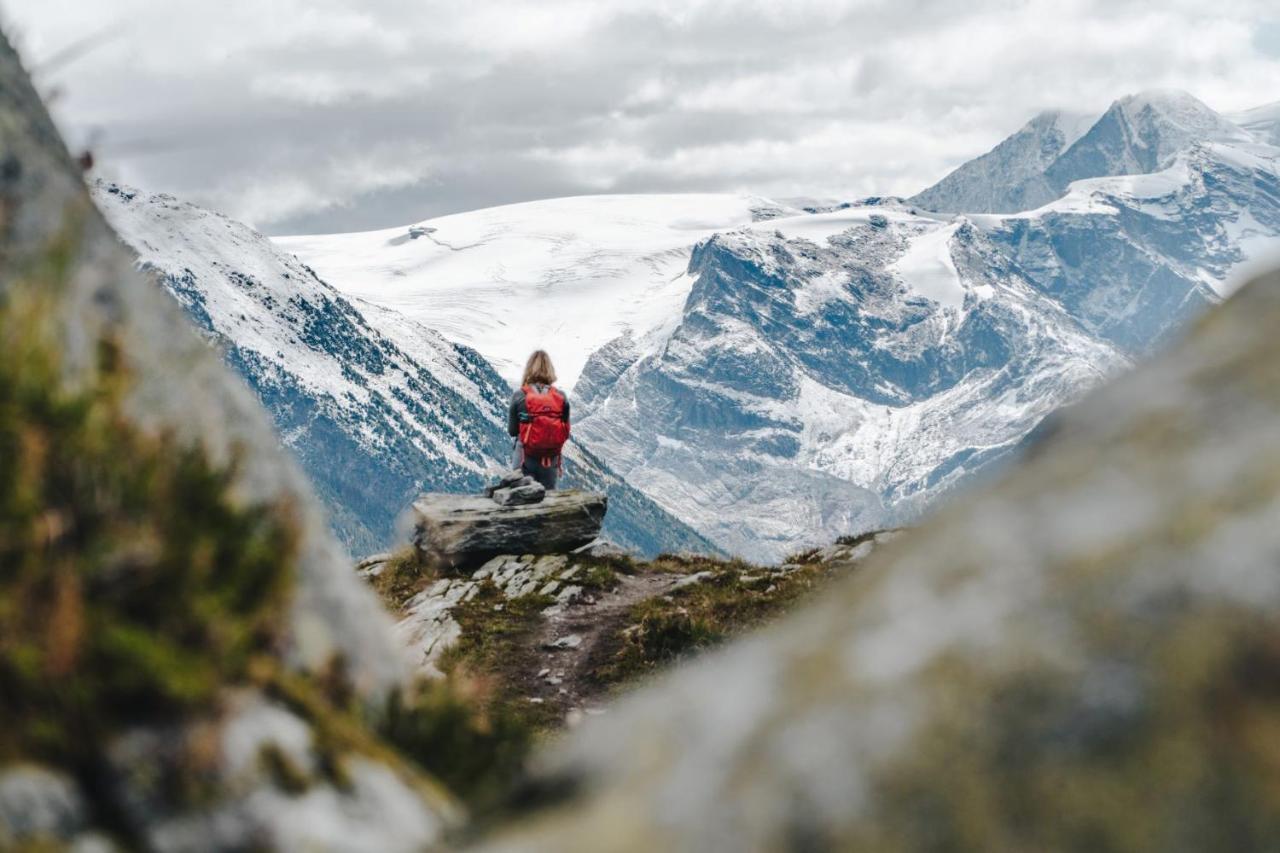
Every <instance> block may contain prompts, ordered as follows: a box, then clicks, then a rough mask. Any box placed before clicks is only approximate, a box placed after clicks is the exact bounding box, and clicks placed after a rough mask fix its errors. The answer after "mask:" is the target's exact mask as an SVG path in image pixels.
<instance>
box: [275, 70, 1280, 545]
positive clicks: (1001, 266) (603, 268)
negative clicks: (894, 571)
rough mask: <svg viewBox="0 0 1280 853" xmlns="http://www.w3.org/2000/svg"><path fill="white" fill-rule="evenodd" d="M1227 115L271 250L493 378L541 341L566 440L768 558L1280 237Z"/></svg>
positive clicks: (1034, 130)
mask: <svg viewBox="0 0 1280 853" xmlns="http://www.w3.org/2000/svg"><path fill="white" fill-rule="evenodd" d="M1249 115H1250V116H1251V117H1252V118H1251V124H1250V126H1249V127H1248V128H1244V127H1241V126H1239V125H1237V124H1235V123H1233V122H1232V121H1230V120H1228V119H1226V118H1223V117H1222V116H1220V115H1218V114H1216V113H1214V112H1213V111H1212V110H1210V109H1209V108H1208V107H1206V106H1205V105H1204V104H1202V103H1200V102H1199V101H1197V100H1195V99H1194V98H1192V97H1191V96H1189V95H1184V94H1182V93H1169V92H1155V93H1144V94H1140V95H1135V96H1131V97H1127V98H1123V99H1121V100H1119V101H1117V102H1116V103H1115V104H1113V105H1112V106H1111V107H1110V108H1109V109H1108V110H1107V111H1106V112H1105V113H1103V114H1102V115H1101V116H1099V117H1096V120H1093V121H1090V120H1088V119H1087V118H1080V117H1076V116H1068V115H1064V114H1060V113H1049V114H1044V115H1042V116H1040V117H1038V118H1037V119H1035V120H1033V121H1032V122H1031V124H1030V125H1028V126H1027V127H1026V128H1024V129H1023V130H1021V131H1019V132H1018V133H1017V134H1015V135H1014V137H1011V138H1010V139H1009V140H1006V141H1005V142H1003V143H1002V144H1001V145H1000V146H997V148H996V149H995V150H994V151H993V152H991V153H990V154H988V155H984V157H982V158H979V159H978V160H977V161H974V162H973V163H970V164H966V165H965V166H962V167H961V168H960V169H958V170H957V171H956V172H955V173H953V175H951V176H949V177H948V178H946V179H944V180H943V181H942V182H940V183H939V184H938V185H935V187H933V188H931V189H930V190H927V191H925V192H924V193H922V194H921V195H920V196H917V197H916V198H915V199H912V200H911V201H909V202H895V201H893V200H878V199H877V200H867V201H866V202H863V203H857V204H840V203H831V204H826V203H823V204H821V205H818V204H807V203H805V204H801V203H796V202H791V203H776V202H770V201H768V200H765V199H758V198H751V197H740V196H706V195H702V196H699V195H689V196H656V197H649V196H612V197H611V196H599V197H589V198H576V199H561V200H555V201H549V202H533V203H529V204H524V205H511V206H508V207H504V208H495V209H492V210H487V211H477V212H474V213H469V214H458V215H455V216H450V217H442V218H440V219H436V220H430V221H427V222H423V223H418V224H416V225H414V226H412V227H411V228H405V229H395V230H390V231H383V232H374V233H368V234H356V235H333V236H328V237H298V238H285V239H281V240H280V241H279V244H280V245H281V246H282V247H286V248H288V249H289V250H291V251H296V252H297V253H299V255H300V256H301V257H302V258H303V259H304V260H305V261H307V262H308V263H309V264H311V265H312V266H314V267H315V268H316V269H317V270H318V271H319V273H320V274H321V275H322V276H323V277H324V278H325V279H326V280H330V281H332V282H333V283H334V284H335V286H337V287H338V288H339V289H341V290H343V291H344V292H346V293H347V294H349V295H351V296H358V297H367V298H368V299H370V300H371V301H374V302H376V303H377V304H378V305H380V306H381V307H382V308H383V309H385V310H386V311H390V312H395V313H397V314H401V315H404V316H407V317H409V318H410V319H412V320H416V321H419V322H421V323H422V324H423V325H426V326H430V327H432V328H434V329H436V330H437V331H440V332H442V333H443V334H444V336H445V337H449V336H450V335H456V336H458V337H459V338H460V339H461V340H464V341H466V342H467V343H468V344H470V345H472V346H474V347H475V348H476V349H477V350H479V351H480V352H481V353H482V354H484V355H485V356H486V357H487V358H489V359H491V360H493V361H495V362H497V363H500V364H502V365H503V366H504V370H505V371H506V373H507V375H508V376H510V375H511V374H512V373H513V372H514V370H515V369H516V368H517V367H518V365H519V362H520V360H521V359H522V358H523V357H524V355H525V354H526V353H527V352H528V351H529V350H531V349H533V348H534V347H535V346H540V345H545V346H546V347H547V348H548V349H549V350H551V352H552V353H553V355H555V356H556V357H557V360H558V361H559V362H560V363H561V366H562V367H563V368H564V371H563V372H564V373H565V374H566V377H567V378H568V380H569V382H568V383H566V384H571V385H572V387H573V391H574V396H575V406H576V407H577V408H576V409H575V411H576V412H577V416H578V417H577V427H576V435H578V436H579V437H580V439H581V440H582V441H583V443H584V444H585V445H586V446H587V447H589V448H590V449H591V450H592V451H594V452H595V453H596V454H597V455H598V456H599V457H600V458H602V459H606V460H608V464H609V466H610V467H611V468H612V469H614V470H616V471H618V472H619V473H621V474H622V475H623V476H624V477H625V479H626V480H627V481H628V482H629V483H630V484H631V485H633V486H634V487H635V488H636V489H638V490H640V491H642V492H643V493H644V494H646V495H648V496H649V497H650V498H652V500H653V501H654V502H655V503H657V504H659V505H661V506H662V507H663V508H664V509H665V510H667V511H668V512H670V514H671V515H673V516H675V517H677V518H680V519H681V520H683V521H686V522H688V523H690V524H691V525H692V526H693V527H695V528H696V529H698V530H699V531H700V532H702V533H704V534H706V535H708V536H709V537H710V538H711V539H712V540H714V541H715V542H716V543H717V544H718V545H720V546H722V547H724V548H726V549H729V550H732V551H735V552H737V553H741V554H744V555H747V556H750V557H754V558H760V559H766V558H773V557H777V556H779V555H782V554H784V553H785V552H787V551H789V550H792V549H794V548H796V547H798V546H799V545H802V544H807V543H810V542H817V541H824V540H828V539H830V538H831V537H832V536H833V535H837V534H840V533H847V532H856V531H859V530H862V529H865V528H867V527H872V526H877V525H881V524H886V523H891V522H895V521H902V520H904V519H907V518H909V517H910V516H912V515H913V514H914V513H916V512H918V511H919V510H920V509H922V508H924V507H926V506H928V505H930V504H932V503H933V502H934V501H936V500H937V499H938V498H939V497H940V496H942V495H944V494H946V493H948V492H950V491H951V490H952V489H954V488H955V487H956V486H957V485H958V484H960V483H962V482H964V481H966V480H967V479H969V478H971V477H973V476H975V475H976V474H978V473H979V472H981V471H984V470H987V469H988V468H989V467H990V466H991V465H992V463H994V462H996V461H997V460H999V459H1001V458H1002V457H1004V456H1006V455H1007V454H1008V452H1009V451H1010V450H1011V449H1013V448H1016V447H1018V446H1019V445H1020V444H1022V443H1023V442H1025V440H1026V436H1027V435H1028V433H1029V432H1030V431H1031V430H1032V429H1033V428H1034V427H1035V426H1036V424H1037V423H1039V422H1040V421H1041V420H1042V419H1043V418H1044V416H1045V415H1047V414H1048V413H1050V412H1052V411H1053V410H1054V409H1056V408H1058V407H1060V406H1062V405H1064V404H1067V403H1069V402H1070V401H1072V400H1073V399H1075V398H1076V397H1077V396H1078V395H1079V394H1081V393H1082V392H1083V391H1084V390H1086V389H1087V388H1088V387H1090V386H1091V385H1093V384H1094V383H1096V382H1097V381H1098V380H1099V379H1100V378H1101V377H1102V376H1104V375H1106V374H1107V373H1109V372H1111V371H1114V370H1116V369H1119V368H1122V367H1123V366H1125V365H1126V364H1128V363H1129V361H1130V360H1131V359H1132V358H1133V357H1135V356H1140V355H1142V354H1144V353H1146V352H1147V351H1149V350H1150V349H1151V348H1152V347H1154V346H1157V345H1158V344H1159V343H1160V342H1161V341H1162V340H1164V339H1165V338H1166V337H1167V336H1168V335H1170V334H1171V333H1173V332H1175V331H1176V330H1177V329H1178V328H1179V327H1180V326H1181V325H1182V324H1183V323H1184V322H1185V321H1186V320H1187V319H1188V318H1190V317H1193V316H1195V314H1196V313H1197V312H1199V311H1200V310H1201V309H1202V308H1203V307H1205V306H1206V305H1209V304H1212V303H1213V302H1215V301H1216V300H1218V299H1219V298H1221V297H1222V296H1223V295H1225V294H1226V293H1227V292H1229V291H1230V289H1231V287H1232V283H1233V281H1234V280H1235V278H1236V277H1237V275H1238V271H1239V270H1240V268H1241V267H1242V266H1243V265H1245V264H1246V263H1247V262H1248V261H1249V260H1250V259H1251V258H1254V257H1257V256H1258V255H1259V254H1260V253H1262V252H1263V251H1265V250H1266V249H1267V247H1269V246H1273V245H1275V244H1276V242H1277V237H1278V235H1280V179H1278V175H1280V167H1278V165H1277V164H1278V163H1280V149H1277V148H1276V147H1275V146H1272V145H1269V144H1267V142H1266V139H1267V138H1269V137H1268V136H1267V134H1268V133H1269V132H1270V131H1269V130H1268V129H1267V128H1268V127H1269V125H1268V124H1267V123H1266V118H1267V115H1269V113H1267V111H1266V110H1260V111H1252V112H1251V113H1250V114H1249ZM926 201H928V202H929V204H927V205H926V204H925V202H926ZM927 207H932V208H937V209H939V210H941V211H943V212H939V213H921V212H920V211H921V209H922V208H927ZM366 316H367V317H368V318H369V320H370V322H371V323H372V324H374V325H375V326H378V325H379V323H380V322H381V321H380V320H379V319H378V317H379V316H390V315H382V314H375V313H373V312H370V313H368V314H367V315H366ZM588 351H590V354H589V355H588ZM580 365H581V369H579V366H580Z"/></svg>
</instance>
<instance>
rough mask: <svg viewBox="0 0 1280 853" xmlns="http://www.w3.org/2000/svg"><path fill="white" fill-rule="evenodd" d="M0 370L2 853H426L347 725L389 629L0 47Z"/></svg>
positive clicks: (384, 678)
mask: <svg viewBox="0 0 1280 853" xmlns="http://www.w3.org/2000/svg"><path fill="white" fill-rule="evenodd" d="M0 347H3V352H2V353H0V397H3V399H2V400H0V446H2V447H4V448H5V449H4V451H3V452H0V494H3V499H0V506H2V507H3V509H2V510H0V540H3V541H4V543H5V547H4V550H5V556H4V562H5V567H4V571H3V572H0V599H3V601H4V602H5V606H4V607H3V608H2V609H0V636H3V638H4V639H3V642H0V682H2V683H3V684H4V687H3V690H0V719H3V720H4V727H5V735H4V736H3V737H0V846H3V847H5V848H6V849H9V848H10V847H17V848H19V849H36V848H39V849H53V848H59V849H60V845H70V844H77V845H80V846H77V848H76V849H95V848H96V849H109V846H110V844H111V842H108V841H105V840H102V838H103V837H104V836H109V837H110V838H112V839H113V840H114V842H116V843H118V844H119V846H121V847H124V848H127V849H134V848H137V849H147V850H157V851H180V850H196V849H199V850H232V849H234V850H243V849H247V848H268V849H270V848H287V849H313V850H354V849H359V848H360V847H361V846H362V845H363V844H364V843H366V842H367V841H368V840H369V839H373V841H372V842H371V843H372V844H373V845H374V846H375V847H378V848H380V849H386V850H418V849H422V848H423V847H424V846H426V845H428V844H430V843H433V842H435V841H437V840H439V838H440V837H441V832H442V830H443V828H444V827H445V826H446V825H447V824H448V823H450V822H452V821H454V820H456V819H457V817H458V813H457V811H456V809H455V807H454V806H453V800H452V798H451V797H450V796H448V795H447V794H446V793H444V792H443V791H441V790H440V789H438V788H437V787H435V786H434V785H433V784H432V783H431V782H430V781H429V780H428V779H427V778H426V777H425V776H423V775H422V773H421V772H420V771H418V770H415V769H413V768H412V767H410V766H409V765H408V764H407V763H404V762H401V761H399V760H398V759H397V758H396V757H395V755H394V753H392V752H391V751H390V750H386V749H383V748H380V747H378V746H376V739H375V738H374V737H373V736H372V735H369V734H368V733H367V732H364V730H363V729H361V728H360V724H359V723H358V721H357V720H356V719H355V718H354V717H353V716H347V714H348V709H349V706H350V705H351V704H362V705H363V706H367V707H370V708H371V707H375V706H378V705H379V704H380V703H381V702H382V701H383V699H384V697H385V696H386V694H387V693H388V692H389V691H390V690H391V689H392V688H394V687H397V686H398V685H399V684H400V683H401V681H402V679H403V677H404V675H405V668H404V667H403V666H402V662H403V658H402V656H401V655H400V654H398V652H397V647H396V645H395V641H394V638H393V636H392V634H391V630H390V628H391V623H390V620H389V619H388V618H387V616H386V614H385V613H384V612H383V611H382V609H381V607H380V606H379V603H378V602H377V600H376V598H375V597H374V596H373V595H372V594H371V592H370V591H369V590H368V589H367V587H366V586H365V585H364V584H362V583H361V582H360V580H359V578H358V577H356V576H355V575H354V574H353V573H352V572H351V571H350V568H349V567H348V566H347V565H346V558H345V555H344V554H343V553H342V550H341V548H340V547H339V546H338V544H337V543H336V541H335V540H334V539H333V537H332V535H331V534H330V532H329V530H328V526H327V524H326V522H325V520H324V517H323V514H322V513H321V511H320V510H319V508H318V505H317V504H316V502H315V500H314V499H313V497H312V494H311V490H310V487H309V486H308V484H307V482H306V480H305V478H304V477H303V476H302V474H301V473H300V472H299V470H298V469H297V467H296V466H295V465H294V463H293V462H292V461H290V459H289V458H288V456H287V455H286V454H285V453H283V452H281V449H280V445H279V439H278V438H277V436H276V435H275V433H274V432H273V430H272V428H271V425H270V423H269V421H268V419H267V418H266V416H265V415H264V413H263V411H262V409H261V408H260V406H259V405H258V404H257V402H256V401H255V400H254V399H253V398H252V397H251V396H250V394H249V393H248V391H247V390H246V389H245V387H244V385H243V384H242V383H241V382H240V380H238V379H237V378H235V377H234V376H233V375H232V374H231V373H230V372H229V371H228V370H226V369H225V367H224V366H223V365H222V364H220V363H219V361H218V358H217V356H216V354H215V353H214V352H213V350H212V349H211V348H210V347H209V346H208V345H207V343H206V342H205V341H204V340H202V339H201V338H200V337H199V336H198V335H197V334H196V333H195V332H194V331H193V330H192V329H191V328H190V326H189V324H188V322H187V320H186V319H185V318H184V316H183V314H182V313H181V311H180V310H179V309H178V307H177V306H176V305H175V304H174V303H173V302H172V300H171V299H170V298H169V297H167V296H166V295H165V294H164V293H163V292H162V291H161V290H159V289H158V287H157V286H156V283H155V282H154V281H153V280H151V279H149V278H147V277H146V276H144V275H142V274H140V273H139V272H138V271H137V270H135V269H134V258H133V256H132V254H131V253H130V252H128V251H127V250H126V249H125V248H124V247H123V246H122V245H121V244H120V242H119V241H118V240H117V239H116V236H115V235H114V234H113V233H112V231H111V229H110V228H109V227H108V226H107V224H106V223H105V222H104V221H103V219H102V218H101V216H100V215H99V214H98V213H97V211H96V210H95V209H94V207H93V204H92V203H91V201H90V199H89V196H88V194H87V192H86V189H85V187H84V185H83V182H82V180H81V176H80V170H79V168H78V166H77V165H76V164H75V162H74V161H73V160H72V158H71V157H70V156H69V155H68V153H67V151H66V150H65V148H64V147H63V145H62V143H61V141H60V139H59V137H58V134H57V131H56V129H55V128H54V125H53V123H52V122H51V121H50V119H49V116H48V115H47V113H46V112H45V110H44V108H43V106H42V104H41V103H40V100H39V98H38V96H37V94H36V92H35V91H34V89H33V87H32V86H31V84H30V81H29V80H28V78H27V76H26V73H25V72H24V70H23V69H22V67H21V65H20V62H19V60H18V58H17V56H16V55H15V53H14V52H13V50H12V48H11V47H10V46H9V45H8V43H7V42H6V41H4V40H3V39H2V38H0ZM33 377H38V378H39V379H40V381H39V382H33V381H32V380H33ZM15 389H17V393H15ZM68 435H69V436H71V437H72V438H75V439H76V440H74V441H59V440H51V439H55V438H64V437H66V436H68ZM15 436H16V437H17V441H16V443H15ZM104 444H105V445H106V446H104ZM15 448H21V449H20V450H18V451H17V456H20V457H21V460H22V462H21V464H20V465H17V466H15V465H14V460H15V452H14V451H15ZM67 472H73V473H71V474H68V473H67ZM15 490H16V491H15ZM15 494H16V495H20V496H21V497H20V498H17V499H15V498H14V495H15ZM277 602H278V604H279V610H278V611H277V609H276V603H277ZM321 671H325V672H340V673H341V674H343V675H344V677H343V678H342V679H341V681H342V687H343V690H344V691H345V693H346V698H345V700H344V701H345V702H346V703H348V704H347V705H344V706H343V707H338V706H337V705H335V704H333V703H331V702H329V700H328V699H327V698H326V697H325V695H324V694H323V692H322V691H321V689H320V688H319V687H318V686H317V685H316V683H315V680H314V678H313V677H314V675H315V674H316V673H318V672H321ZM255 709H256V710H255ZM244 714H249V715H250V718H251V719H252V720H257V721H259V722H263V723H264V725H262V726H258V725H256V724H251V723H246V722H245V720H246V718H245V716H244ZM326 725H329V726H330V728H328V729H325V726H326ZM322 730H323V731H322ZM337 731H341V732H342V733H343V734H341V735H335V732H337ZM246 732H247V733H248V734H246ZM357 733H358V734H357ZM249 735H252V736H251V737H249ZM102 822H106V823H107V824H108V825H105V826H104V825H102ZM356 839H358V841H356Z"/></svg>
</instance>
